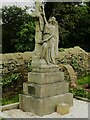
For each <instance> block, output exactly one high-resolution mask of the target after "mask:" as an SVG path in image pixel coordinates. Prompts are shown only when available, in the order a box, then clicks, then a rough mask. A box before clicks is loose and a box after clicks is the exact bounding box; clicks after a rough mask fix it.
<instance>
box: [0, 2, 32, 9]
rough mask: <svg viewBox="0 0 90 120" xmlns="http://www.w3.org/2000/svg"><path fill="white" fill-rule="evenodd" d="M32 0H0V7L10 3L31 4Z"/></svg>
mask: <svg viewBox="0 0 90 120" xmlns="http://www.w3.org/2000/svg"><path fill="white" fill-rule="evenodd" d="M33 3H34V0H0V8H1V6H10V5H17V6H21V7H24V6H30V7H31V6H33Z"/></svg>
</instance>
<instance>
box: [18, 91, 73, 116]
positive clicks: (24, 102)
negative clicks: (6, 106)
mask: <svg viewBox="0 0 90 120" xmlns="http://www.w3.org/2000/svg"><path fill="white" fill-rule="evenodd" d="M67 94H68V93H66V94H63V95H56V96H53V97H47V98H43V99H38V98H34V97H32V96H29V95H23V94H21V95H20V96H19V97H20V108H21V109H22V110H23V111H26V112H33V113H35V114H37V115H39V116H43V115H47V114H50V113H53V112H55V111H56V107H57V105H58V104H62V103H66V104H68V103H67V102H68V100H66V99H68V97H67V96H69V95H70V94H68V95H67ZM66 97H67V98H66ZM69 101H70V102H71V103H70V102H69V104H70V105H69V106H71V104H72V103H73V99H72V97H71V95H70V96H69Z"/></svg>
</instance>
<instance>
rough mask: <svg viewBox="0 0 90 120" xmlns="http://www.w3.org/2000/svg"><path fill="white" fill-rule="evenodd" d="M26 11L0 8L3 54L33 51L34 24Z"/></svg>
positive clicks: (25, 9)
mask: <svg viewBox="0 0 90 120" xmlns="http://www.w3.org/2000/svg"><path fill="white" fill-rule="evenodd" d="M27 10H28V8H27V7H26V8H24V9H22V8H20V7H17V6H10V7H6V6H5V7H3V8H2V22H3V25H2V45H3V49H2V52H3V53H9V52H24V51H27V50H31V51H32V50H33V49H34V33H35V24H34V20H33V18H31V17H30V15H29V13H27Z"/></svg>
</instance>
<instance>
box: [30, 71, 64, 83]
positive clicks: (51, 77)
mask: <svg viewBox="0 0 90 120" xmlns="http://www.w3.org/2000/svg"><path fill="white" fill-rule="evenodd" d="M61 81H64V73H63V72H59V71H58V72H47V73H38V72H30V73H28V82H30V83H36V84H48V83H55V82H61Z"/></svg>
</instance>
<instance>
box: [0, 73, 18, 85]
mask: <svg viewBox="0 0 90 120" xmlns="http://www.w3.org/2000/svg"><path fill="white" fill-rule="evenodd" d="M19 80H20V74H19V73H11V74H9V75H6V76H3V77H2V83H3V85H8V84H10V83H11V82H14V81H19Z"/></svg>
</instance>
